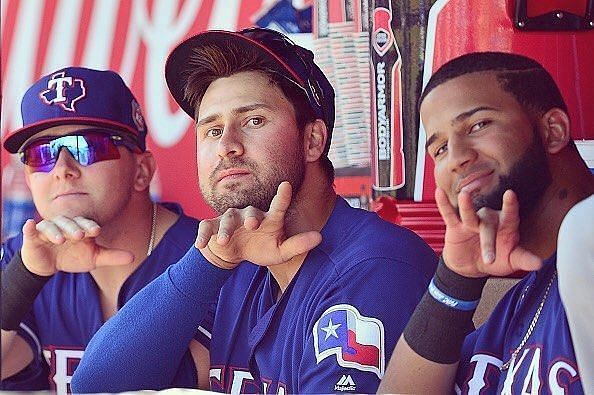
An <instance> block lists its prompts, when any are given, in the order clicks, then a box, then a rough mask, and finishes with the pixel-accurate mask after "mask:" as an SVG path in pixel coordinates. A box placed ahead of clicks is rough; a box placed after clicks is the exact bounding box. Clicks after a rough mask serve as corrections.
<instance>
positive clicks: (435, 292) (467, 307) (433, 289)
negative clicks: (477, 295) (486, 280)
mask: <svg viewBox="0 0 594 395" xmlns="http://www.w3.org/2000/svg"><path fill="white" fill-rule="evenodd" d="M427 291H429V295H431V296H432V297H433V299H435V300H437V301H438V302H440V303H442V304H444V305H446V306H448V307H451V308H452V309H456V310H462V311H472V310H476V307H477V306H478V304H479V301H480V299H479V300H470V301H468V300H460V299H456V298H454V297H452V296H449V295H446V294H445V293H443V292H442V291H441V290H440V289H439V288H437V286H436V285H435V282H434V279H431V282H430V283H429V288H428V289H427Z"/></svg>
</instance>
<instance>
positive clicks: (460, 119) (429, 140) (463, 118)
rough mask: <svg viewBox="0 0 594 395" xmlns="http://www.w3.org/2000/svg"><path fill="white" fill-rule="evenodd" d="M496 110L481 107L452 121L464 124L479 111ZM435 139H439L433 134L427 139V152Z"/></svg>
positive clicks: (472, 109)
mask: <svg viewBox="0 0 594 395" xmlns="http://www.w3.org/2000/svg"><path fill="white" fill-rule="evenodd" d="M496 110H497V109H496V108H495V107H489V106H479V107H474V108H471V109H470V110H468V111H464V112H463V113H460V114H458V115H457V116H456V117H455V118H454V120H453V121H452V125H453V124H456V123H461V122H463V121H464V120H466V119H468V118H470V117H471V116H473V115H474V114H475V113H477V112H479V111H496ZM435 139H437V134H433V135H431V137H429V138H428V139H427V142H426V143H425V151H426V150H427V149H428V148H429V146H430V145H431V144H433V142H434V141H435Z"/></svg>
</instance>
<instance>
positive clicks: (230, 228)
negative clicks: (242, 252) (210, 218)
mask: <svg viewBox="0 0 594 395" xmlns="http://www.w3.org/2000/svg"><path fill="white" fill-rule="evenodd" d="M241 211H242V210H239V209H236V208H230V209H227V211H225V213H224V214H223V215H221V216H220V217H219V230H218V232H217V243H219V244H220V245H225V244H227V243H228V242H229V240H230V239H231V236H232V235H233V233H235V231H236V230H237V228H240V227H242V226H243V218H242V213H241Z"/></svg>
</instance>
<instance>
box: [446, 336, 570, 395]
mask: <svg viewBox="0 0 594 395" xmlns="http://www.w3.org/2000/svg"><path fill="white" fill-rule="evenodd" d="M542 354H543V349H542V347H531V348H527V349H524V350H523V351H522V352H521V353H520V354H519V355H518V357H517V358H516V360H514V361H512V363H511V364H510V366H509V368H508V369H507V370H504V371H501V366H502V365H503V361H501V360H500V359H499V358H496V357H494V356H492V355H488V354H475V355H473V356H472V358H471V359H470V366H471V374H470V375H469V376H468V379H467V380H466V381H465V382H464V384H463V385H462V388H460V386H458V385H457V386H456V388H455V390H456V393H458V394H461V393H464V394H467V393H468V394H478V393H481V391H484V390H487V389H491V390H495V389H496V388H497V387H498V386H499V385H500V383H501V382H502V381H503V388H500V390H499V392H500V393H501V394H502V395H511V394H516V393H520V394H540V393H542V392H543V391H544V390H545V389H548V391H550V393H552V394H571V393H572V392H571V390H570V385H571V384H572V383H573V382H575V381H576V380H578V379H579V374H578V371H577V367H576V364H575V362H572V361H570V360H567V359H564V358H559V359H558V360H556V361H553V362H552V363H550V364H548V365H547V364H546V363H545V361H543V360H542Z"/></svg>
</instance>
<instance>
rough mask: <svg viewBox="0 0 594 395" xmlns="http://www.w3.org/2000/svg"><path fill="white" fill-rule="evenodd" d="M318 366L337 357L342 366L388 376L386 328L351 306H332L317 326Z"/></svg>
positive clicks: (315, 329)
mask: <svg viewBox="0 0 594 395" xmlns="http://www.w3.org/2000/svg"><path fill="white" fill-rule="evenodd" d="M313 337H314V348H315V353H316V360H317V363H320V362H321V361H322V360H324V359H325V358H327V357H329V356H332V355H336V361H337V362H338V364H339V365H340V366H343V367H346V368H355V369H359V370H363V371H365V372H373V373H375V374H376V375H377V376H378V377H379V378H380V379H381V378H382V377H383V375H384V366H385V361H384V359H385V357H384V325H383V324H382V322H381V321H380V320H378V319H377V318H372V317H364V316H362V315H361V314H359V311H358V310H357V309H356V308H355V307H353V306H351V305H348V304H339V305H335V306H332V307H330V308H329V309H328V310H326V311H325V312H324V314H322V316H321V317H320V319H319V320H318V321H316V323H315V324H314V326H313Z"/></svg>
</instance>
